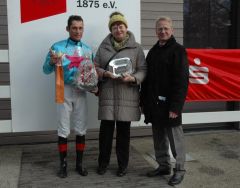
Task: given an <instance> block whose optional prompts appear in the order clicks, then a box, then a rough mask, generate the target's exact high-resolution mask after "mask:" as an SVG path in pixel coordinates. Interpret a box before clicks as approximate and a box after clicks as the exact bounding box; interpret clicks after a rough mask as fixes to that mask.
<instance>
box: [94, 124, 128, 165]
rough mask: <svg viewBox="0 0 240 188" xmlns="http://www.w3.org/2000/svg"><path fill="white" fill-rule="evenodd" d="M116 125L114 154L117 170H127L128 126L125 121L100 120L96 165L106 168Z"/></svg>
mask: <svg viewBox="0 0 240 188" xmlns="http://www.w3.org/2000/svg"><path fill="white" fill-rule="evenodd" d="M115 123H116V129H117V131H116V154H117V161H118V167H119V168H127V166H128V161H129V144H130V124H131V122H125V121H110V120H102V121H101V125H100V132H99V156H98V165H99V166H103V167H107V166H108V165H109V162H110V158H111V151H112V142H113V133H114V129H115Z"/></svg>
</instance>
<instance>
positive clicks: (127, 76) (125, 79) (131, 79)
mask: <svg viewBox="0 0 240 188" xmlns="http://www.w3.org/2000/svg"><path fill="white" fill-rule="evenodd" d="M121 79H122V81H123V82H136V78H135V77H134V76H131V75H130V74H123V77H122V78H121Z"/></svg>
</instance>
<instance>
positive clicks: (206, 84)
mask: <svg viewBox="0 0 240 188" xmlns="http://www.w3.org/2000/svg"><path fill="white" fill-rule="evenodd" d="M187 54H188V61H189V73H190V75H189V76H190V78H189V90H188V95H187V101H240V50H237V49H236V50H229V49H227V50H226V49H225V50H223V49H187Z"/></svg>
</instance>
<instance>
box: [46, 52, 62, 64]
mask: <svg viewBox="0 0 240 188" xmlns="http://www.w3.org/2000/svg"><path fill="white" fill-rule="evenodd" d="M49 51H50V64H51V65H55V64H57V63H59V62H61V59H62V56H63V54H60V53H59V54H58V53H56V52H55V51H54V50H52V49H50V50H49Z"/></svg>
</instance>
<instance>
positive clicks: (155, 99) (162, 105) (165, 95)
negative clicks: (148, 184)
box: [141, 17, 189, 185]
mask: <svg viewBox="0 0 240 188" xmlns="http://www.w3.org/2000/svg"><path fill="white" fill-rule="evenodd" d="M156 35H157V37H158V41H157V43H156V44H155V45H154V46H153V47H152V48H151V49H150V51H149V53H148V55H147V59H146V60H147V66H148V73H147V77H146V79H145V81H144V83H143V86H142V91H141V105H142V108H143V113H144V115H145V122H146V123H152V132H153V141H154V150H155V157H156V160H157V162H158V164H159V167H158V168H157V169H156V170H154V171H151V172H148V173H147V176H149V177H153V176H156V175H169V174H171V164H170V155H169V151H168V148H169V143H170V147H171V151H172V153H173V156H174V158H175V159H176V164H175V168H174V169H173V170H174V173H173V176H172V177H171V178H170V180H169V185H176V184H179V183H181V181H182V180H183V177H184V174H185V168H184V163H185V148H184V135H183V130H182V126H181V124H182V108H183V105H184V102H185V98H186V95H187V89H188V77H189V71H188V62H187V55H186V51H185V48H184V47H183V46H181V45H180V44H178V43H177V42H176V40H175V38H174V36H173V28H172V20H171V19H170V18H169V17H161V18H159V19H158V20H157V21H156Z"/></svg>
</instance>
